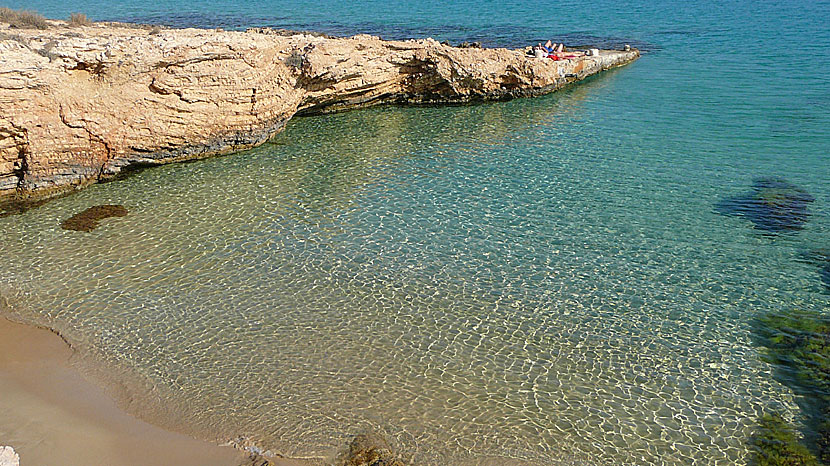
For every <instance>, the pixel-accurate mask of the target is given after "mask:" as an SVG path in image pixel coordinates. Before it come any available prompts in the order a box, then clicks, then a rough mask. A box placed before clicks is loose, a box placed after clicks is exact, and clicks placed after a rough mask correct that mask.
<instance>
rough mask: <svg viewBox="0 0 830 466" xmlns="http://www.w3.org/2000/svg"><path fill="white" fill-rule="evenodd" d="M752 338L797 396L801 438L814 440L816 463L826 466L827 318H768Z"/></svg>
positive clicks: (829, 449) (829, 398)
mask: <svg viewBox="0 0 830 466" xmlns="http://www.w3.org/2000/svg"><path fill="white" fill-rule="evenodd" d="M755 334H756V337H757V338H758V341H759V343H760V345H761V346H764V347H766V348H767V350H768V352H767V359H768V361H769V362H770V363H771V364H774V365H775V367H776V371H775V372H776V376H777V377H778V378H779V380H780V381H781V383H783V384H785V385H787V386H789V387H790V388H791V389H792V390H793V391H794V392H795V393H796V394H799V395H801V399H800V401H799V405H801V407H802V411H803V413H804V415H805V416H806V418H807V422H806V423H805V429H806V431H805V432H804V433H805V437H807V438H809V439H814V441H813V442H811V443H812V445H811V446H812V447H813V448H814V449H815V451H816V453H818V457H819V459H820V460H821V461H822V462H825V463H828V462H830V422H829V421H828V419H830V316H827V315H821V314H818V313H808V312H797V311H795V312H791V313H788V314H776V315H768V316H766V317H764V318H762V319H760V320H759V322H758V324H757V325H756V327H755ZM766 464H802V463H766ZM805 464H808V463H805Z"/></svg>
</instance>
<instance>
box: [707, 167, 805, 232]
mask: <svg viewBox="0 0 830 466" xmlns="http://www.w3.org/2000/svg"><path fill="white" fill-rule="evenodd" d="M813 201H815V198H814V197H813V196H812V195H811V194H810V193H808V192H807V191H806V190H804V189H803V188H801V187H799V186H796V185H794V184H792V183H790V182H789V181H787V180H785V179H783V178H775V177H772V178H757V179H756V180H754V181H753V183H752V191H750V192H748V193H746V194H742V195H740V196H735V197H727V198H725V199H723V200H722V201H720V202H718V203H717V204H715V212H717V213H719V214H721V215H727V216H732V217H736V216H737V217H744V218H746V219H747V220H749V221H751V222H752V223H753V224H755V228H756V229H758V230H763V231H764V232H766V233H769V234H778V233H786V232H796V231H798V230H801V229H803V228H804V224H805V223H807V221H808V220H809V218H810V213H809V212H808V211H807V206H808V204H810V203H811V202H813Z"/></svg>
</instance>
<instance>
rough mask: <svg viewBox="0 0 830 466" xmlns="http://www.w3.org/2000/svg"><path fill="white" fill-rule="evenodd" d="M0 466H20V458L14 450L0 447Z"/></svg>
mask: <svg viewBox="0 0 830 466" xmlns="http://www.w3.org/2000/svg"><path fill="white" fill-rule="evenodd" d="M0 466H20V457H19V456H17V453H15V452H14V448H12V447H2V446H0Z"/></svg>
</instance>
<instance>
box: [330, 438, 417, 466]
mask: <svg viewBox="0 0 830 466" xmlns="http://www.w3.org/2000/svg"><path fill="white" fill-rule="evenodd" d="M337 464H338V465H340V466H403V462H402V461H401V460H400V459H398V455H397V454H395V452H394V450H392V447H391V446H390V445H389V443H388V442H387V441H386V440H385V439H384V438H383V437H382V436H381V435H379V434H376V433H373V432H370V433H367V434H360V435H357V436H355V438H354V439H353V440H352V443H350V444H349V450H348V452H346V454H345V456H343V457H342V459H341V460H340V461H339V462H338V463H337Z"/></svg>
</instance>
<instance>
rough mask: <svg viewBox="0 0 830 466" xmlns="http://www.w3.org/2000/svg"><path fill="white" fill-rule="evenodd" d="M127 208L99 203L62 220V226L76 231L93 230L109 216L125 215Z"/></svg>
mask: <svg viewBox="0 0 830 466" xmlns="http://www.w3.org/2000/svg"><path fill="white" fill-rule="evenodd" d="M125 215H127V209H126V208H125V207H124V206H122V205H97V206H93V207H90V208H89V209H86V210H84V211H83V212H80V213H77V214H75V215H73V216H71V217H69V218H68V219H66V220H64V221H63V222H61V228H63V229H64V230H74V231H92V230H94V229H96V228H98V222H99V221H101V220H103V219H105V218H109V217H124V216H125Z"/></svg>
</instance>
